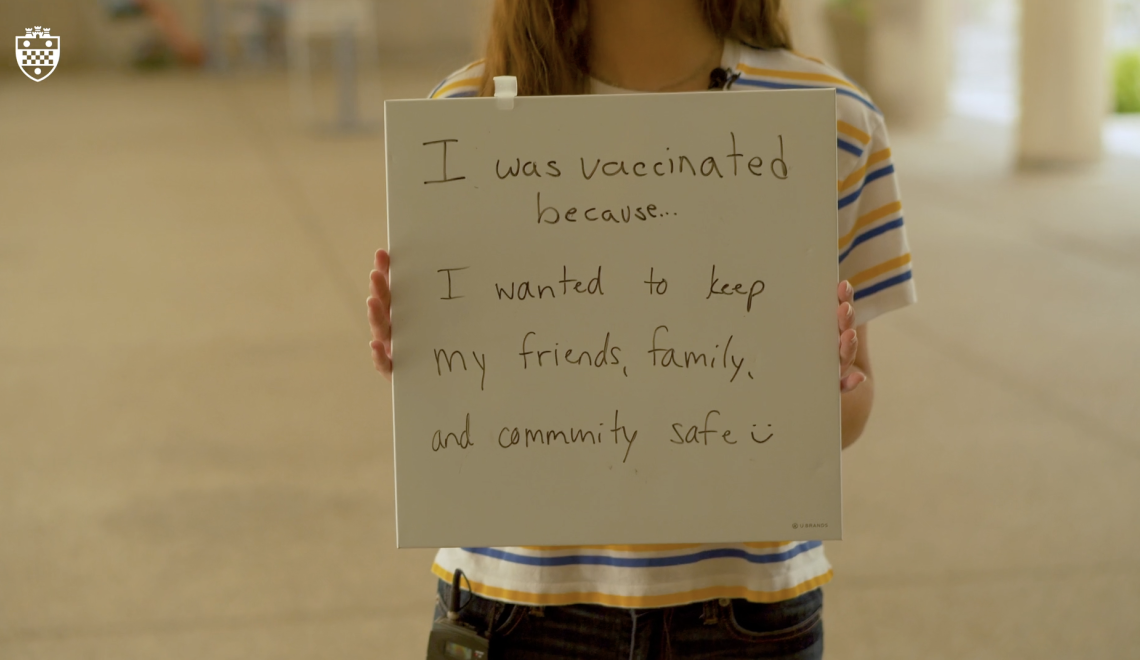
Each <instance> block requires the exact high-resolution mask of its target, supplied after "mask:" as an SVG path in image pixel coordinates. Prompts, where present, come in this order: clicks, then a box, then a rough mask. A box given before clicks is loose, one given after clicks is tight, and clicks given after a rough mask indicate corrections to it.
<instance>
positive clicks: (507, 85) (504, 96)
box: [494, 76, 519, 110]
mask: <svg viewBox="0 0 1140 660" xmlns="http://www.w3.org/2000/svg"><path fill="white" fill-rule="evenodd" d="M494 80H495V104H496V105H497V106H498V107H499V109H500V110H512V109H514V107H515V97H516V96H518V95H519V81H518V78H515V77H514V76H495V78H494Z"/></svg>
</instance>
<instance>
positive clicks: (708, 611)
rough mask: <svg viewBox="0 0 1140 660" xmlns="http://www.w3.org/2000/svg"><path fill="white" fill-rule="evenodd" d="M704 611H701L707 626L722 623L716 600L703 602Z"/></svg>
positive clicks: (702, 619)
mask: <svg viewBox="0 0 1140 660" xmlns="http://www.w3.org/2000/svg"><path fill="white" fill-rule="evenodd" d="M702 605H703V606H704V611H703V612H702V613H701V621H703V622H704V624H705V625H706V626H715V625H716V624H718V623H720V613H719V612H718V610H717V602H716V601H715V600H708V601H705V602H704V603H702Z"/></svg>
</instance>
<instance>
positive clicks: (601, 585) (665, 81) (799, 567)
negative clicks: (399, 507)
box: [367, 0, 916, 659]
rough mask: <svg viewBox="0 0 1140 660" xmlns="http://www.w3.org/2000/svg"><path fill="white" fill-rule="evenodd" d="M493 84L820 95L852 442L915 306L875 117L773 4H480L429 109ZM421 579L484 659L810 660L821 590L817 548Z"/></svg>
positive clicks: (438, 568) (582, 552)
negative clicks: (832, 101) (893, 323)
mask: <svg viewBox="0 0 1140 660" xmlns="http://www.w3.org/2000/svg"><path fill="white" fill-rule="evenodd" d="M501 75H513V76H515V77H516V78H517V81H518V93H519V95H520V96H541V95H568V94H620V93H629V92H694V91H702V90H713V91H747V90H764V89H800V88H833V89H835V91H836V99H837V117H838V122H837V125H836V135H837V142H836V149H837V159H838V176H839V178H838V183H837V190H838V206H839V208H838V218H839V227H838V235H839V240H838V254H837V257H838V262H839V272H840V279H841V280H842V281H841V282H839V284H838V286H837V290H836V300H837V309H836V345H837V348H838V353H839V361H840V373H839V374H838V380H839V383H838V386H839V388H840V391H841V393H842V394H841V397H842V445H843V446H844V447H847V446H849V445H850V444H851V443H853V442H855V440H856V439H857V438H858V437H859V436H860V435H861V433H862V431H863V428H864V426H865V424H866V422H867V419H868V416H869V414H870V410H871V403H872V399H873V391H874V390H873V385H874V380H873V379H872V372H871V362H870V353H869V349H868V345H867V323H868V322H869V321H870V320H872V319H873V318H875V317H877V316H879V315H880V314H883V313H886V312H889V311H893V310H895V309H899V308H902V307H904V306H906V305H909V304H911V303H913V302H915V299H916V297H915V290H914V284H913V281H912V277H911V258H910V252H909V248H908V245H907V239H906V236H905V233H904V228H903V216H902V204H901V201H900V196H899V190H898V185H897V183H896V179H895V170H894V166H893V164H892V161H891V152H890V149H889V147H888V146H887V145H888V143H887V133H886V128H885V123H884V119H883V117H882V114H881V113H880V112H879V110H878V109H877V108H876V107H875V105H874V104H873V102H872V101H871V100H870V99H869V98H868V97H867V95H866V94H865V93H864V92H863V91H862V90H861V89H859V88H858V87H857V86H856V85H854V84H852V83H851V82H850V81H848V80H847V79H846V78H845V77H843V75H842V74H840V73H839V72H837V71H835V70H834V69H832V68H830V67H828V66H827V65H826V64H823V63H821V62H819V61H816V60H813V59H811V58H807V57H804V56H802V55H799V54H797V53H795V52H794V51H792V50H791V49H790V40H789V37H788V29H787V26H786V25H785V24H784V22H783V18H782V15H781V8H780V1H779V0H604V1H603V0H497V2H496V6H495V13H494V24H493V27H492V31H491V35H490V39H489V44H488V48H487V52H486V56H485V58H484V59H482V60H480V61H478V62H475V63H474V64H471V65H470V66H467V67H465V68H463V69H460V70H459V71H457V72H455V73H454V74H452V75H451V76H449V77H448V78H447V79H446V80H444V81H443V82H442V83H440V84H439V85H438V86H437V87H436V88H435V89H434V90H433V91H432V93H431V97H432V98H438V99H446V98H456V97H469V96H490V95H492V94H493V84H492V78H493V77H495V76H501ZM542 212H543V211H542V209H541V206H540V208H539V213H542ZM539 217H540V219H541V217H542V216H541V215H540V216H539ZM389 265H390V259H389V255H388V254H387V252H385V251H384V250H380V251H378V252H377V253H376V258H375V267H374V270H373V271H372V272H371V274H370V288H371V295H370V296H369V298H368V301H367V307H368V318H369V323H370V325H371V330H372V337H373V338H372V341H371V343H370V347H371V352H372V359H373V362H374V365H375V367H376V369H377V370H378V371H380V372H381V373H382V374H384V375H385V376H386V377H389V378H390V377H391V373H392V364H393V355H392V348H391V346H392V344H391V336H392V335H391V322H390V301H391V291H390V288H389ZM713 281H714V284H715V282H716V280H715V271H714V280H713ZM739 293H740V294H742V296H743V295H746V294H748V290H747V289H742V290H741V291H739ZM753 293H755V292H753ZM751 303H752V297H749V298H748V303H747V304H749V305H750V304H751ZM741 304H744V297H741ZM432 570H433V572H434V573H435V574H436V575H437V576H438V577H439V578H440V586H439V595H440V602H441V603H444V602H448V601H449V600H450V597H451V589H452V587H451V583H452V580H453V578H454V577H456V572H457V571H459V570H462V573H463V574H464V575H465V576H467V577H468V578H469V584H468V589H469V591H470V592H471V593H470V594H463V599H462V601H463V602H464V603H465V604H464V606H463V607H462V609H461V611H460V612H459V614H458V618H459V620H460V621H461V622H464V623H466V624H468V625H469V626H471V627H472V628H473V629H474V630H475V631H477V632H478V633H479V634H480V635H483V636H485V637H489V639H490V644H491V646H490V649H491V650H490V657H491V658H595V657H597V658H601V657H605V658H609V657H614V656H615V649H616V651H617V653H618V656H619V657H627V656H628V657H631V658H634V657H638V658H645V657H668V658H713V657H716V658H748V657H764V658H800V659H806V658H819V657H822V654H823V628H822V619H821V611H822V592H821V590H820V587H821V586H822V585H824V584H826V583H827V582H828V581H830V580H831V578H832V571H831V566H830V564H829V563H828V561H827V559H826V557H825V555H824V551H823V547H822V543H821V542H819V541H803V542H797V541H788V542H763V543H748V542H742V543H735V544H699V545H698V544H693V545H689V544H675V545H653V546H644V545H642V546H639V545H633V546H573V547H570V546H558V547H508V548H444V549H441V550H440V551H439V553H438V555H437V556H436V560H435V563H434V565H433V567H432ZM441 608H442V605H441ZM443 614H444V611H443V610H442V609H439V610H437V617H438V616H442V615H443ZM457 657H458V656H457Z"/></svg>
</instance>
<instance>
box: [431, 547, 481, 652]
mask: <svg viewBox="0 0 1140 660" xmlns="http://www.w3.org/2000/svg"><path fill="white" fill-rule="evenodd" d="M460 579H467V576H466V575H464V574H463V571H461V570H459V569H455V575H453V576H452V578H451V597H450V598H449V599H448V601H449V602H448V604H447V615H446V616H441V617H440V618H438V619H436V620H435V623H434V624H432V627H431V636H430V637H428V650H427V660H487V654H488V653H489V652H490V646H491V640H489V639H488V638H487V637H484V636H483V635H480V634H479V632H478V631H477V630H475V628H474V627H472V626H469V625H467V624H466V623H463V622H461V621H460V620H459V612H460V611H461V610H462V609H463V608H464V607H467V605H470V604H471V600H470V598H474V595H472V596H471V597H470V598H469V599H468V601H467V603H466V604H465V605H463V607H460V606H459V596H460V593H459V581H460ZM467 586H468V587H470V586H471V582H470V581H468V583H467ZM468 593H471V592H470V590H468Z"/></svg>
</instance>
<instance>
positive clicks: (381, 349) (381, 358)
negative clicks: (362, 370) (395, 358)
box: [369, 341, 392, 379]
mask: <svg viewBox="0 0 1140 660" xmlns="http://www.w3.org/2000/svg"><path fill="white" fill-rule="evenodd" d="M369 347H370V348H371V349H372V364H373V366H374V367H376V371H379V372H380V373H382V374H384V377H385V378H389V379H390V378H391V376H392V357H391V356H390V355H389V354H388V349H387V347H386V346H385V345H384V343H383V342H378V341H373V342H370V343H369Z"/></svg>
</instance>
